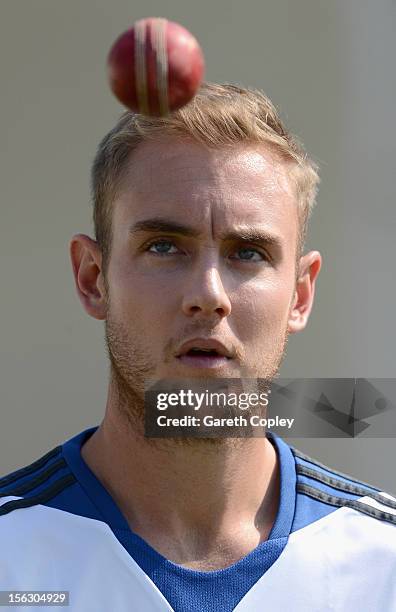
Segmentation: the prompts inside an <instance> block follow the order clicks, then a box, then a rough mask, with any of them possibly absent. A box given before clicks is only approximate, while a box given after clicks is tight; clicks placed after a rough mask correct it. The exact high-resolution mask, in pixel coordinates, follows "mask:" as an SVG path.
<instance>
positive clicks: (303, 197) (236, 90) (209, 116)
mask: <svg viewBox="0 0 396 612" xmlns="http://www.w3.org/2000/svg"><path fill="white" fill-rule="evenodd" d="M167 136H174V137H177V138H180V137H189V138H192V139H194V140H195V141H197V142H199V143H201V144H203V145H205V146H208V147H213V148H220V147H225V146H233V145H234V146H235V144H237V143H243V142H246V143H247V144H249V143H267V144H268V145H270V146H271V147H272V148H273V150H275V151H276V152H277V153H278V154H279V156H280V157H281V159H282V161H283V162H284V163H286V164H288V175H289V177H290V179H291V181H292V182H293V184H294V186H295V192H296V199H297V205H298V217H299V223H300V227H299V241H298V245H297V256H299V255H300V254H301V251H302V249H303V246H304V243H305V238H306V231H307V225H308V219H309V217H310V214H311V212H312V209H313V206H314V204H315V200H316V194H317V188H318V184H319V176H318V173H317V169H318V167H317V165H316V163H314V162H313V160H312V159H310V158H309V157H308V155H307V154H306V152H305V151H304V149H303V146H302V144H301V143H300V142H299V141H298V140H297V138H296V137H295V136H294V135H292V134H291V133H289V132H288V131H287V130H286V128H285V126H284V125H283V123H282V121H281V119H280V117H279V114H278V112H277V110H276V108H275V107H274V105H273V104H272V102H271V100H269V98H268V97H267V96H266V95H265V94H264V93H263V92H261V91H258V90H255V89H250V88H249V89H247V88H243V87H239V86H236V85H231V84H224V85H221V84H216V83H204V84H203V85H202V86H201V87H200V89H199V91H198V93H197V95H196V96H195V97H194V98H193V100H192V101H191V102H190V103H189V104H187V105H186V106H184V107H183V108H181V109H179V110H177V111H175V112H173V113H171V114H170V115H169V116H167V117H148V116H144V115H139V114H137V113H133V112H131V111H125V112H124V113H123V114H122V115H121V117H120V118H119V120H118V122H117V124H116V125H115V126H114V128H113V129H112V130H110V132H108V134H106V136H105V137H104V138H103V140H102V141H101V142H100V144H99V147H98V149H97V152H96V155H95V159H94V162H93V166H92V173H91V190H92V199H93V207H94V210H93V222H94V231H95V238H96V241H97V242H98V245H99V247H100V249H101V251H102V267H103V271H104V274H105V275H106V271H107V265H108V260H109V257H110V251H111V243H112V223H111V219H112V203H113V201H114V200H115V199H116V197H117V195H118V193H119V191H120V188H121V186H122V179H123V177H124V176H125V173H126V169H127V165H128V162H129V161H130V157H131V154H132V152H133V151H134V150H135V149H136V147H138V145H139V144H140V143H142V142H146V141H148V140H155V139H159V138H163V137H167Z"/></svg>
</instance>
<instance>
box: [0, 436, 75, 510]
mask: <svg viewBox="0 0 396 612" xmlns="http://www.w3.org/2000/svg"><path fill="white" fill-rule="evenodd" d="M75 481H76V478H75V476H74V475H73V474H72V473H71V471H70V469H69V467H68V465H67V463H66V460H65V458H64V457H63V455H62V446H61V445H59V446H55V447H54V448H52V449H51V450H49V451H48V452H47V453H45V455H42V456H41V457H39V458H38V459H36V460H35V461H33V463H30V464H29V465H26V466H23V467H21V468H19V469H18V470H16V471H14V472H11V473H9V474H6V475H4V476H2V477H1V478H0V517H2V516H5V515H7V514H9V513H10V512H13V511H14V510H18V509H19V508H27V507H29V506H35V505H37V504H43V503H46V502H48V501H49V500H51V499H53V498H54V497H55V496H57V495H59V493H61V492H62V491H63V490H64V489H65V488H67V487H69V486H70V485H71V484H73V483H74V482H75Z"/></svg>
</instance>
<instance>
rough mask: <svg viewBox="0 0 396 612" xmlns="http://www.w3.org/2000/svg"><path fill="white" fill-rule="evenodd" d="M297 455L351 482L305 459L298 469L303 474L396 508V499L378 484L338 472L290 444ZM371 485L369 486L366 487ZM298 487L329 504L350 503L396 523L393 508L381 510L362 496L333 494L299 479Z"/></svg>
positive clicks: (340, 504) (339, 489) (357, 508)
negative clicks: (339, 477) (304, 463)
mask: <svg viewBox="0 0 396 612" xmlns="http://www.w3.org/2000/svg"><path fill="white" fill-rule="evenodd" d="M290 448H291V451H292V453H293V455H294V456H295V457H298V458H300V459H303V460H304V461H308V462H309V463H311V464H312V465H314V466H317V467H320V468H322V469H324V470H327V471H328V472H331V473H332V474H336V475H337V476H341V477H342V478H346V479H347V480H348V481H349V482H345V481H343V480H338V479H337V478H334V477H333V476H330V475H328V474H324V473H323V472H320V471H319V470H315V469H314V468H311V467H309V466H307V465H303V464H301V463H298V462H296V472H297V474H300V475H302V476H306V477H308V478H311V479H312V480H316V481H317V482H322V483H323V484H325V485H328V486H329V487H332V488H333V489H337V490H338V491H343V492H344V493H352V494H353V495H359V497H369V498H371V499H373V500H375V501H376V502H378V503H379V504H381V505H382V506H385V507H388V508H392V510H396V499H390V498H388V497H385V496H383V495H381V494H380V491H381V489H378V488H377V487H372V486H371V485H368V484H366V483H363V482H361V481H357V480H354V479H353V478H351V477H350V476H348V475H346V474H343V473H342V472H337V471H336V470H333V469H330V468H329V467H327V466H326V465H324V464H322V463H320V462H319V461H316V459H312V458H311V457H308V456H307V455H305V454H304V453H301V452H300V451H298V450H296V449H295V448H293V447H290ZM366 487H367V488H366ZM297 491H298V492H299V493H302V494H303V495H307V496H308V497H311V498H312V499H316V500H318V501H321V502H323V503H325V504H329V505H331V506H337V507H340V508H341V507H347V508H353V509H355V510H358V511H359V512H363V513H364V514H367V515H368V516H372V517H374V518H377V519H380V520H383V521H387V522H389V523H393V524H394V525H396V514H393V513H391V512H387V511H386V510H381V509H379V508H375V507H373V506H371V505H369V504H366V503H364V502H363V501H361V500H357V499H347V498H345V497H337V496H336V495H332V494H330V493H328V492H326V491H322V490H321V489H317V488H315V487H314V486H310V485H308V484H306V483H302V482H299V483H297Z"/></svg>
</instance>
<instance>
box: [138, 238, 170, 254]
mask: <svg viewBox="0 0 396 612" xmlns="http://www.w3.org/2000/svg"><path fill="white" fill-rule="evenodd" d="M170 244H174V243H173V242H172V241H171V240H152V241H151V242H150V243H149V244H148V245H147V246H146V248H145V251H148V252H149V253H154V255H173V253H169V251H168V250H167V249H166V248H165V249H163V248H162V247H167V246H169V245H170ZM156 245H161V248H160V249H159V252H155V251H151V250H150V249H151V247H152V246H156Z"/></svg>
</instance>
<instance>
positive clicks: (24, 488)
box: [0, 457, 67, 497]
mask: <svg viewBox="0 0 396 612" xmlns="http://www.w3.org/2000/svg"><path fill="white" fill-rule="evenodd" d="M66 466H67V463H66V461H65V459H63V457H61V458H60V459H59V460H58V461H56V462H55V463H52V464H51V465H50V466H49V467H48V468H47V469H46V470H45V471H44V472H41V473H40V474H39V475H38V476H37V477H36V478H33V479H32V480H29V481H28V482H24V483H23V484H22V485H20V486H19V487H18V486H17V487H16V488H14V489H11V490H7V491H1V492H0V497H6V496H8V495H16V496H17V495H24V494H25V493H28V492H29V491H33V489H35V488H36V487H38V486H39V485H41V484H43V482H45V481H46V480H48V479H49V478H50V477H51V476H52V475H53V474H55V472H58V471H59V470H61V469H62V468H63V467H66Z"/></svg>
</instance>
